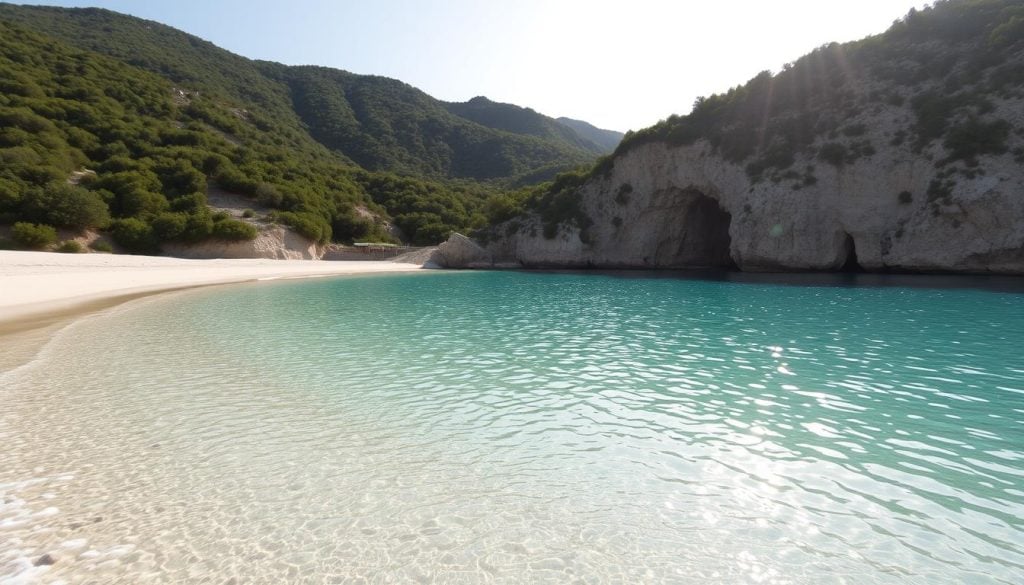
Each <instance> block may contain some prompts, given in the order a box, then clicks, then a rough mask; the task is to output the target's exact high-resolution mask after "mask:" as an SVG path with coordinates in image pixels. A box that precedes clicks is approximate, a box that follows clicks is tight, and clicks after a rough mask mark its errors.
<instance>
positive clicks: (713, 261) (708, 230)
mask: <svg viewBox="0 0 1024 585" xmlns="http://www.w3.org/2000/svg"><path fill="white" fill-rule="evenodd" d="M688 194H689V195H691V197H692V200H691V203H690V204H689V206H688V207H687V210H686V215H685V218H686V219H685V220H684V222H685V225H684V230H683V234H684V235H683V241H682V242H681V243H680V246H679V248H678V252H677V256H676V263H677V264H678V265H681V266H686V267H692V268H728V269H732V268H736V263H735V262H734V261H733V259H732V255H731V254H730V252H729V248H730V245H731V244H732V237H731V236H730V235H729V226H730V225H732V214H730V213H729V212H728V211H726V210H724V209H722V207H721V206H720V205H719V204H718V201H717V200H716V199H714V198H713V197H708V196H707V195H705V194H704V193H702V192H700V191H698V190H696V189H694V190H691V191H690V192H689V193H688Z"/></svg>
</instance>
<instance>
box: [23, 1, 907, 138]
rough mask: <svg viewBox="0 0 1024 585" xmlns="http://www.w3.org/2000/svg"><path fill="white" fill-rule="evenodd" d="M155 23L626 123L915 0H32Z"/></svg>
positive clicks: (867, 26)
mask: <svg viewBox="0 0 1024 585" xmlns="http://www.w3.org/2000/svg"><path fill="white" fill-rule="evenodd" d="M31 3H34V4H51V5H58V6H100V7H103V8H109V9H111V10H116V11H118V12H123V13H127V14H132V15H134V16H139V17H142V18H147V19H151V20H156V21H158V22H162V23H164V24H168V25H170V26H173V27H175V28H179V29H181V30H184V31H185V32H188V33H191V34H194V35H197V36H199V37H202V38H204V39H206V40H209V41H211V42H213V43H214V44H216V45H218V46H220V47H223V48H225V49H228V50H230V51H232V52H234V53H238V54H240V55H243V56H245V57H250V58H254V59H265V60H270V61H278V62H281V63H286V64H289V65H309V64H312V65H325V66H329V67H336V68H339V69H345V70H347V71H352V72H354V73H364V74H373V75H383V76H386V77H392V78H395V79H400V80H402V81H404V82H406V83H409V84H411V85H413V86H415V87H418V88H420V89H422V90H424V91H426V92H427V93H429V94H430V95H432V96H434V97H436V98H439V99H443V100H446V101H466V100H468V99H470V98H472V97H474V96H478V95H484V96H487V97H489V98H491V99H493V100H495V101H500V102H508V103H514V104H517V105H521V106H526V107H531V108H533V109H535V110H537V111H539V112H541V113H543V114H546V115H549V116H555V117H558V116H568V117H570V118H577V119H581V120H586V121H588V122H590V123H592V124H595V125H597V126H599V127H602V128H609V129H613V130H619V131H625V130H629V129H633V130H636V129H640V128H644V127H647V126H650V125H651V124H654V123H655V122H657V121H658V120H660V119H663V118H666V117H668V116H669V115H671V114H685V113H688V112H689V110H690V108H691V106H692V104H693V101H694V100H695V99H696V98H697V97H698V96H706V95H711V94H713V93H718V92H722V91H725V90H728V89H729V88H730V87H732V86H735V85H739V84H742V83H744V82H745V81H747V80H748V79H750V78H751V77H753V76H754V75H756V74H757V73H758V72H760V71H763V70H766V69H767V70H772V71H778V70H780V69H781V68H782V66H783V65H784V64H785V63H788V62H791V61H794V60H796V59H797V58H799V57H800V56H802V55H804V54H805V53H807V52H809V51H811V50H812V49H814V48H815V47H818V46H821V45H823V44H825V43H828V42H832V41H838V42H844V41H851V40H856V39H859V38H863V37H865V36H868V35H872V34H877V33H880V32H883V31H884V30H885V29H886V28H888V27H889V26H890V25H891V24H892V22H893V21H894V20H896V19H898V18H900V17H902V16H903V15H905V14H906V13H907V12H908V11H909V10H910V9H911V8H921V7H923V6H924V5H926V4H927V3H926V2H922V1H920V0H702V1H695V0H289V1H287V2H282V1H274V0H86V1H78V0H64V1H60V0H56V1H45V0H42V1H40V0H36V1H35V2H31Z"/></svg>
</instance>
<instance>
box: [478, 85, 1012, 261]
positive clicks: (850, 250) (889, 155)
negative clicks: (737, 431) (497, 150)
mask: <svg viewBox="0 0 1024 585" xmlns="http://www.w3.org/2000/svg"><path fill="white" fill-rule="evenodd" d="M1003 109H1005V110H1007V112H1006V113H1007V115H1010V114H1011V113H1013V112H1015V113H1016V117H1017V118H1020V116H1021V113H1022V112H1024V104H1022V103H1021V102H1020V101H1019V100H1018V101H1014V102H1012V103H1005V104H1003ZM880 133H881V134H885V132H884V131H880ZM879 138H880V139H879V140H876V141H875V142H876V143H885V141H884V140H882V139H881V138H883V137H882V136H880V137H879ZM710 151H711V149H710V148H709V147H708V145H707V144H704V143H702V142H697V143H696V144H694V145H691V146H682V147H674V148H673V147H669V146H667V145H665V144H648V145H644V146H641V147H638V148H636V149H635V150H632V151H630V152H628V153H627V154H625V155H623V156H622V157H620V158H618V159H616V161H615V164H614V167H613V168H612V170H611V171H610V172H609V173H608V174H607V175H605V176H598V177H594V178H592V179H591V180H590V181H589V182H587V183H586V184H584V186H583V187H582V188H581V190H580V197H581V206H582V209H583V212H584V213H585V214H586V215H587V216H589V217H590V218H591V219H592V221H593V225H591V226H590V227H589V228H588V229H587V230H586V232H587V233H586V234H585V237H584V238H583V239H585V240H587V241H588V242H589V243H584V241H583V239H581V237H580V236H581V230H580V229H579V228H578V227H573V226H567V227H564V228H563V229H561V230H560V231H559V233H558V234H557V235H556V236H555V237H554V238H552V239H547V238H545V237H544V235H543V230H542V229H541V222H540V218H539V217H538V216H536V215H527V216H525V217H523V218H519V219H517V220H514V222H515V223H513V224H506V225H504V226H500V227H499V228H498V230H497V231H498V233H499V234H505V235H503V236H501V237H499V238H498V239H497V240H495V241H493V242H491V244H490V245H489V249H490V251H491V252H492V254H494V256H495V257H496V258H498V259H507V260H513V261H516V262H519V263H521V264H523V265H526V266H549V267H550V266H565V267H585V266H589V267H601V268H627V267H628V268H687V267H698V266H701V267H706V266H731V265H735V266H736V267H738V268H740V269H741V270H748V271H766V270H777V271H786V270H839V269H842V268H844V267H846V268H855V267H859V268H862V269H865V270H870V271H884V270H900V271H955V272H999V273H1024V169H1022V166H1021V164H1020V163H1018V162H1016V161H1015V160H1014V156H1013V155H1011V154H1005V155H1002V156H998V157H984V159H983V160H982V161H981V165H980V166H981V168H983V169H984V174H981V175H978V176H975V177H973V178H967V177H965V176H962V175H961V176H957V177H956V179H955V180H954V185H953V186H952V187H951V190H950V192H949V194H948V195H946V196H943V197H939V198H936V196H935V193H934V190H935V188H934V186H933V183H932V182H933V181H934V180H935V178H936V173H937V171H936V168H935V164H934V162H933V161H934V160H935V158H936V156H937V155H938V153H935V154H933V155H932V156H929V155H928V154H927V153H925V154H914V153H912V152H910V151H909V149H906V148H897V147H887V148H883V149H880V150H879V151H878V152H877V153H876V154H874V155H872V156H870V157H864V158H861V159H859V160H857V161H856V162H854V163H853V164H849V165H844V166H841V167H835V166H831V165H827V164H821V163H820V162H816V161H811V160H802V161H801V160H798V162H797V164H796V165H795V166H796V167H798V168H806V167H807V166H814V167H815V170H814V176H815V179H816V182H815V183H814V184H813V185H802V186H801V188H800V189H799V190H794V189H793V186H792V185H791V184H790V183H786V182H781V183H772V182H761V183H758V184H753V183H752V182H751V179H750V178H749V177H748V176H747V173H746V172H745V171H744V169H743V168H741V167H740V166H738V165H736V164H732V163H729V162H727V161H725V160H723V159H721V158H719V157H717V156H714V155H712V154H710ZM930 189H931V190H932V194H931V195H929V190H930ZM516 224H518V229H515V228H516Z"/></svg>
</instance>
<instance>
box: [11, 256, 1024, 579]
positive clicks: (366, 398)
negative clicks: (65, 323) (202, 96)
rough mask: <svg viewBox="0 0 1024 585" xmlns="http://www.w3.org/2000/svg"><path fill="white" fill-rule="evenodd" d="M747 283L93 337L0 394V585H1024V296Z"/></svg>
mask: <svg viewBox="0 0 1024 585" xmlns="http://www.w3.org/2000/svg"><path fill="white" fill-rule="evenodd" d="M743 279H744V280H746V281H747V282H743V283H736V282H729V281H728V280H699V279H681V278H645V277H643V276H642V275H629V276H628V277H623V276H620V275H580V274H553V273H455V274H450V273H430V274H412V275H393V276H390V275H389V276H374V277H356V278H341V279H329V280H327V279H325V280H314V281H292V282H283V283H281V282H279V283H265V284H258V285H245V286H235V287H227V288H218V289H209V290H203V291H193V292H190V293H185V294H176V295H171V296H166V297H157V298H154V299H149V300H145V301H143V302H137V303H134V304H131V305H127V306H124V307H122V308H119V309H117V310H115V311H113V312H112V313H111V314H108V315H103V316H100V317H96V318H91V319H87V320H84V321H81V322H79V323H77V324H75V325H74V326H72V327H70V328H69V329H67V330H66V331H64V332H63V333H62V334H61V335H59V336H58V337H57V338H56V339H55V340H54V341H53V342H52V343H51V344H50V345H49V346H48V347H47V348H46V350H45V351H44V352H43V354H42V355H41V356H40V357H39V359H37V360H36V361H35V362H33V363H32V364H30V365H28V366H25V367H23V368H20V369H18V370H15V371H12V372H9V373H7V374H0V403H3V404H4V408H3V409H0V444H3V445H4V448H3V450H2V451H0V502H2V506H3V507H0V583H3V582H4V575H6V576H7V578H8V579H11V582H12V583H13V582H37V581H33V579H37V580H38V582H52V581H56V580H63V581H64V582H67V583H79V582H83V583H84V582H97V583H110V582H125V583H144V582H155V583H183V582H188V583H239V584H241V583H284V582H288V583H335V582H337V583H349V582H351V583H359V582H367V583H408V582H424V583H478V582H494V583H526V582H550V583H572V582H579V583H801V584H803V583H857V584H861V583H1020V582H1021V575H1024V350H1022V348H1024V294H1022V293H1021V292H1013V291H1012V290H1010V291H1007V290H990V289H988V288H984V287H982V288H977V287H976V288H934V287H932V286H931V285H933V284H943V285H944V284H948V282H955V283H960V284H968V285H974V284H981V285H988V284H991V282H992V281H981V280H970V279H956V280H953V281H941V282H940V281H936V280H934V279H928V278H924V277H919V278H909V279H904V280H901V281H899V282H902V283H904V284H905V285H907V284H909V285H912V286H884V287H881V286H861V285H862V284H863V283H864V282H869V281H865V280H864V279H861V280H857V279H855V278H853V277H838V278H836V279H833V278H831V277H829V278H822V277H814V278H812V277H807V278H806V279H805V280H803V281H800V282H801V285H800V286H789V285H781V284H775V283H772V282H771V280H770V279H764V278H759V277H749V276H748V277H743ZM837 284H839V285H844V286H835V285H837ZM1014 286H1019V283H1018V284H1017V285H1014V284H1013V283H1012V282H1011V285H1010V288H1011V289H1012V288H1013V287H1014ZM1018 290H1020V289H1018ZM5 537H6V539H7V544H5V543H4V541H5ZM44 552H49V553H52V554H53V556H54V557H55V558H56V559H57V563H56V564H54V565H53V566H50V567H32V566H31V562H30V561H31V560H32V559H35V558H37V557H38V556H39V555H41V554H42V553H44ZM232 579H233V581H232ZM19 580H20V581H19Z"/></svg>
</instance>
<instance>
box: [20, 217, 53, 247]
mask: <svg viewBox="0 0 1024 585" xmlns="http://www.w3.org/2000/svg"><path fill="white" fill-rule="evenodd" d="M11 239H13V240H14V242H15V243H16V244H18V245H19V246H22V247H24V248H28V249H30V250H42V249H43V248H46V247H47V246H50V245H52V244H53V243H55V242H56V241H57V230H55V229H53V227H51V226H48V225H42V224H37V223H28V222H24V221H19V222H18V223H16V224H14V227H13V228H12V229H11Z"/></svg>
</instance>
